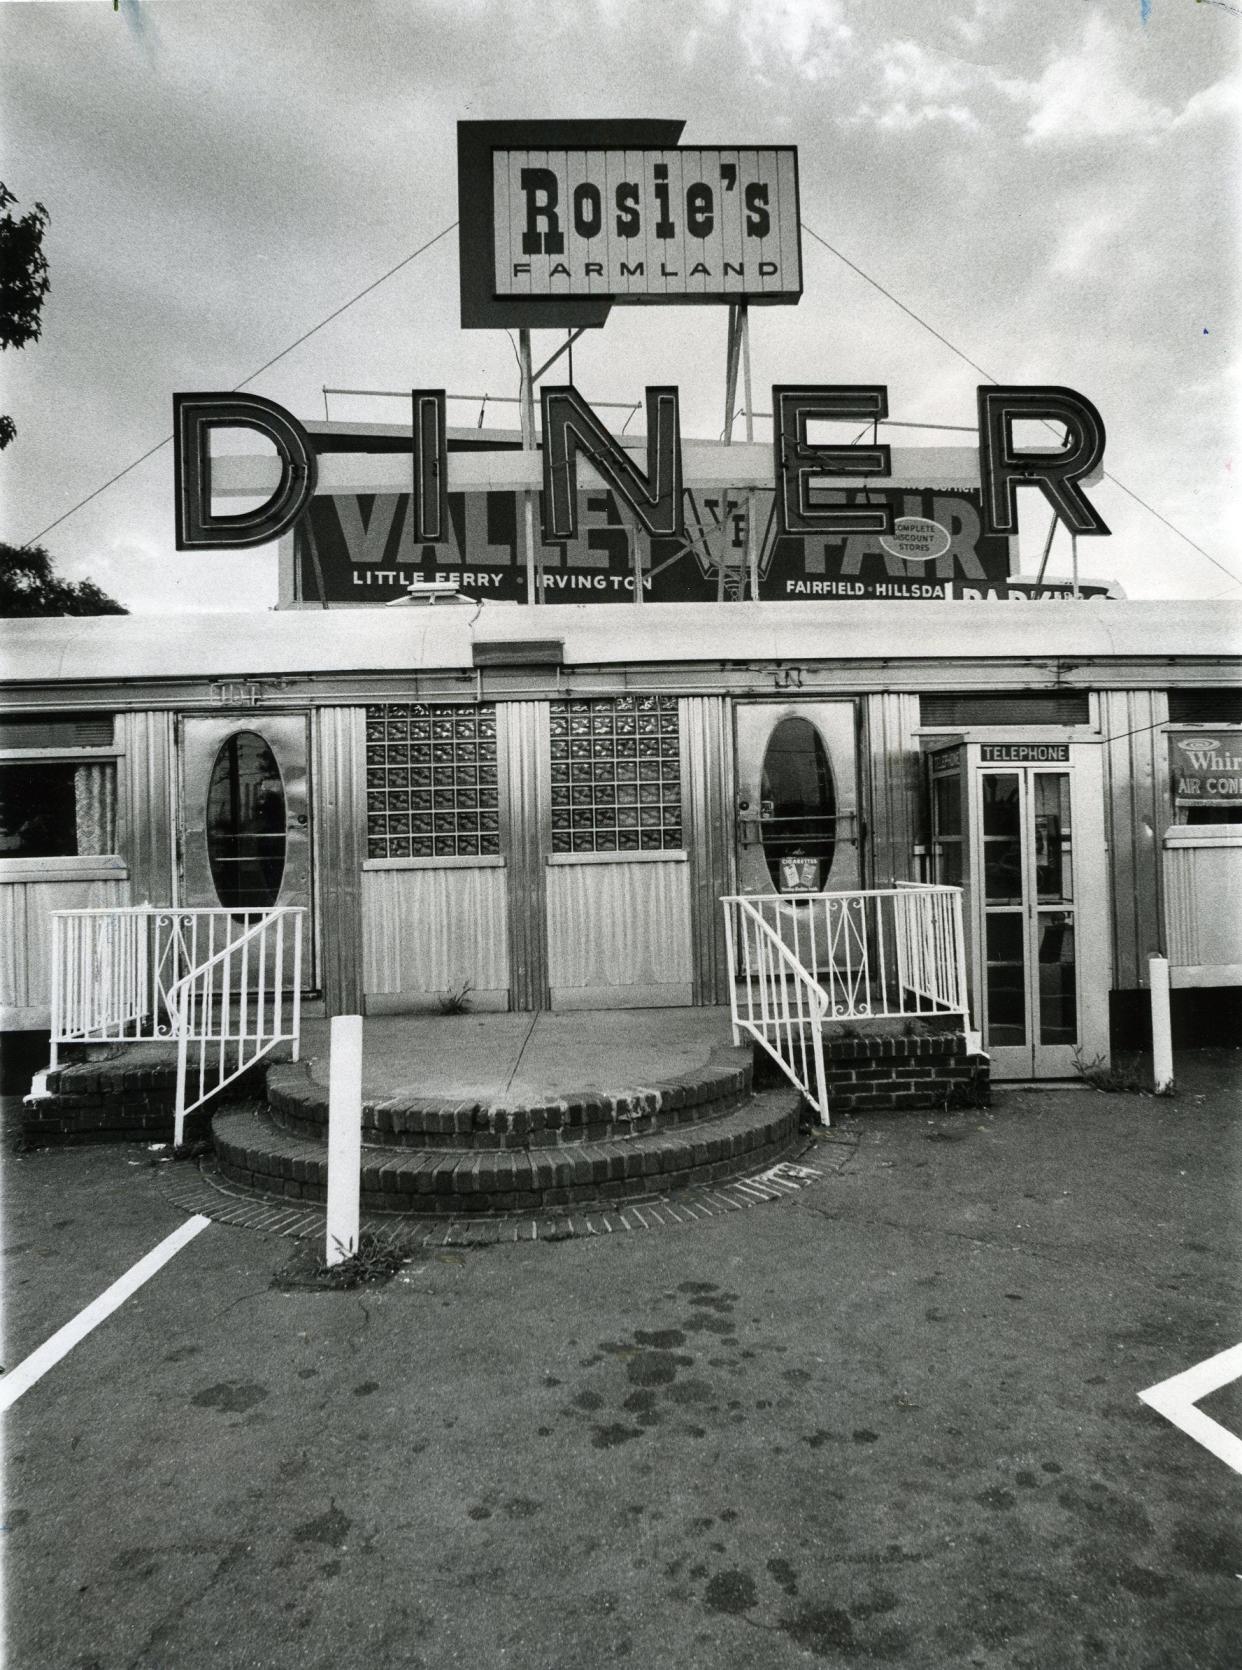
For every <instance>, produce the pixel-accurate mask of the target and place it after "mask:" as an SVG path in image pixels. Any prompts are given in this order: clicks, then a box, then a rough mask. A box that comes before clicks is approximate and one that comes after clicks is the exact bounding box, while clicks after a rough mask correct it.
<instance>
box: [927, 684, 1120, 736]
mask: <svg viewBox="0 0 1242 1670" xmlns="http://www.w3.org/2000/svg"><path fill="white" fill-rule="evenodd" d="M1090 717H1091V716H1090V712H1089V709H1088V702H1087V692H1086V691H1085V690H1013V691H999V690H994V691H989V692H988V693H987V694H986V695H975V694H973V693H971V692H959V693H958V694H956V695H940V694H937V695H934V696H920V697H919V720H920V722H921V723H922V724H924V725H955V726H956V725H960V726H963V727H965V726H973V725H1086V724H1088V723H1090Z"/></svg>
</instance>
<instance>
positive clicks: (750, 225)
mask: <svg viewBox="0 0 1242 1670" xmlns="http://www.w3.org/2000/svg"><path fill="white" fill-rule="evenodd" d="M492 217H493V218H492V236H493V249H494V266H493V273H494V281H495V294H496V295H497V296H501V297H524V298H526V299H528V300H547V299H548V298H550V297H558V296H559V297H564V298H566V299H581V298H589V297H600V298H607V299H610V300H611V301H614V302H728V301H746V300H750V301H765V302H775V301H788V302H795V301H797V299H798V297H799V296H800V295H801V293H802V258H801V248H800V239H799V222H798V154H797V151H796V150H795V149H794V148H793V147H792V146H779V147H777V146H773V147H767V148H763V149H754V148H750V149H738V148H731V149H721V148H714V149H705V148H703V147H687V148H685V149H682V148H681V147H678V146H665V147H662V148H660V149H646V150H643V149H626V148H622V147H611V148H604V147H602V146H601V147H597V148H594V149H555V150H537V149H532V148H530V147H521V148H512V149H510V148H499V147H498V148H497V149H495V150H494V151H493V152H492Z"/></svg>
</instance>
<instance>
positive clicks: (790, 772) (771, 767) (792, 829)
mask: <svg viewBox="0 0 1242 1670" xmlns="http://www.w3.org/2000/svg"><path fill="white" fill-rule="evenodd" d="M761 795H762V805H761V806H760V823H759V829H760V835H761V838H762V840H763V855H764V857H765V858H766V859H767V863H768V873H769V874H770V875H771V877H772V885H773V886H774V887H775V888H776V889H777V890H778V891H781V892H785V891H792V890H794V889H795V888H796V889H797V890H799V891H806V892H819V891H821V890H822V889H823V887H824V886H825V884H826V882H827V879H828V872H829V870H831V868H832V860H833V855H834V853H835V852H836V846H837V817H836V812H837V800H836V794H835V792H834V790H833V784H832V770H831V768H830V766H829V764H828V755H827V754H826V753H825V751H824V745H823V743H822V742H821V741H820V736H819V732H818V731H817V730H816V729H815V727H814V725H812V724H811V723H810V721H809V720H807V719H796V718H791V719H782V720H781V722H780V724H779V725H778V726H777V727H776V729H775V730H774V731H773V732H772V736H771V739H770V741H769V742H768V749H767V753H766V754H765V755H764V757H763V780H762V789H761ZM782 863H784V864H785V868H784V869H782ZM812 865H814V869H812V868H811V866H812Z"/></svg>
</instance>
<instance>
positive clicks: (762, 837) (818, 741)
mask: <svg viewBox="0 0 1242 1670" xmlns="http://www.w3.org/2000/svg"><path fill="white" fill-rule="evenodd" d="M734 716H735V725H736V741H737V771H736V777H737V822H736V840H737V888H738V892H739V893H767V894H772V893H778V894H782V895H785V896H787V897H788V900H789V903H788V905H787V906H782V907H780V913H779V919H780V920H781V921H783V922H785V923H786V926H787V928H788V932H784V931H782V937H783V938H785V939H786V940H787V942H788V944H789V945H790V947H791V949H794V950H796V951H797V954H798V955H799V957H800V958H801V959H802V960H804V961H805V960H806V958H807V956H808V955H809V952H808V950H807V947H808V946H809V945H810V944H811V943H812V941H811V940H810V938H809V937H808V935H807V933H806V932H805V931H800V917H801V916H804V915H805V914H806V907H805V906H801V907H800V906H799V904H798V897H797V896H798V894H800V893H801V894H806V893H839V892H849V891H852V890H853V889H855V888H858V887H861V886H862V880H861V874H862V871H861V862H860V852H859V835H860V831H859V824H858V774H857V770H856V765H855V711H854V704H853V702H738V703H737V704H736V707H735V709H734ZM821 938H822V936H821ZM815 943H817V944H818V943H819V941H816V942H815Z"/></svg>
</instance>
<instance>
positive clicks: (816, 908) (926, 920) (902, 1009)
mask: <svg viewBox="0 0 1242 1670" xmlns="http://www.w3.org/2000/svg"><path fill="white" fill-rule="evenodd" d="M721 905H722V907H723V909H724V913H725V939H726V944H727V946H728V954H729V966H730V969H732V970H736V971H737V974H738V976H739V978H738V979H736V980H734V982H733V986H732V992H733V1001H732V1014H733V1033H734V1038H735V1040H737V1041H740V1035H741V1033H742V1032H746V1033H748V1034H749V1035H750V1036H751V1037H753V1038H755V1039H756V1040H757V1041H758V1042H759V1043H761V1044H762V1045H763V1047H764V1048H765V1049H766V1050H767V1051H768V1053H769V1054H770V1055H773V1056H774V1057H775V1058H776V1059H777V1060H778V1061H779V1062H780V1063H781V1065H782V1066H783V1067H784V1068H785V1071H786V1073H787V1074H788V1076H789V1077H790V1078H791V1079H792V1080H793V1082H794V1083H795V1084H796V1085H798V1087H799V1089H801V1090H802V1092H803V1094H804V1095H806V1096H807V1099H808V1100H809V1101H811V1102H813V1103H814V1104H815V1105H816V1107H817V1109H818V1111H819V1113H820V1117H821V1118H822V1119H823V1121H824V1123H825V1124H827V1123H828V1109H827V1100H826V1098H825V1097H824V1096H823V1095H822V1094H812V1092H811V1091H810V1090H809V1089H808V1088H807V1071H806V1068H807V1053H806V1051H807V1046H806V1041H805V1039H803V1040H802V1042H801V1043H800V1044H798V1046H797V1048H796V1049H795V1048H794V1040H795V1038H796V1037H797V1035H798V1034H799V1033H800V1032H801V1031H803V1030H805V1029H806V1028H808V1027H809V1028H810V1030H811V1031H813V1033H814V1035H815V1061H816V1063H817V1064H818V1062H819V1054H818V1046H819V1034H820V1029H821V1026H822V1023H823V1021H824V1020H838V1021H859V1020H861V1021H868V1020H896V1019H906V1018H917V1017H919V1016H928V1015H944V1016H948V1017H952V1016H955V1015H960V1016H961V1018H962V1027H963V1030H964V1031H966V1032H967V1034H968V1037H971V1038H972V1039H973V1034H971V1033H970V999H969V995H968V991H967V985H966V941H965V934H964V932H963V925H962V892H961V889H960V888H958V887H941V886H937V885H930V884H924V883H920V882H910V883H904V882H903V883H899V884H898V885H897V886H896V887H889V888H873V889H870V890H860V891H854V892H848V893H798V894H777V893H758V894H747V895H746V896H744V897H743V896H741V895H732V896H728V897H726V898H723V899H722V900H721ZM813 999H814V1001H813ZM791 1000H792V1002H791ZM816 1017H817V1018H816ZM971 1047H972V1048H973V1047H977V1044H975V1043H973V1042H972V1045H971ZM817 1071H818V1072H820V1073H821V1074H822V1066H818V1065H817Z"/></svg>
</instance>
